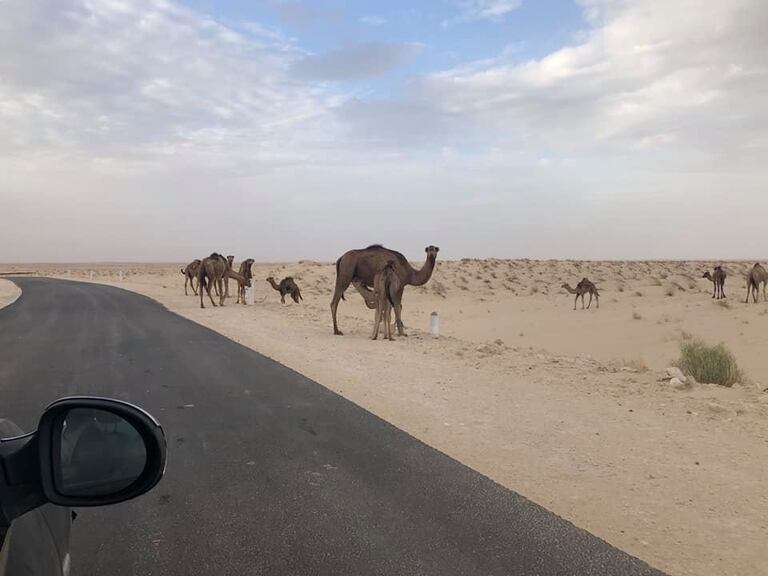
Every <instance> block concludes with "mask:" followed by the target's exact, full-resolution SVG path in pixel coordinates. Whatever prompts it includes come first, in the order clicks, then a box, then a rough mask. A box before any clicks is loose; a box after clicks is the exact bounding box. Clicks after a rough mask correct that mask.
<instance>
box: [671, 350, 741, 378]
mask: <svg viewBox="0 0 768 576" xmlns="http://www.w3.org/2000/svg"><path fill="white" fill-rule="evenodd" d="M677 366H678V367H679V368H680V369H681V370H682V371H683V372H684V373H685V374H686V375H687V376H692V377H693V378H694V379H695V380H696V381H697V382H703V383H705V384H720V385H721V386H728V387H730V386H733V384H734V383H736V382H740V381H741V380H742V379H743V377H744V375H743V373H742V372H741V370H740V369H739V366H738V364H737V363H736V358H735V357H734V355H733V354H732V353H731V351H730V350H728V349H727V348H726V347H725V345H724V344H717V345H716V346H708V345H707V344H705V343H704V342H703V341H701V340H699V339H690V340H685V341H683V342H682V343H681V344H680V359H679V360H678V362H677Z"/></svg>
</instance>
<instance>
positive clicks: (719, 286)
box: [702, 266, 727, 300]
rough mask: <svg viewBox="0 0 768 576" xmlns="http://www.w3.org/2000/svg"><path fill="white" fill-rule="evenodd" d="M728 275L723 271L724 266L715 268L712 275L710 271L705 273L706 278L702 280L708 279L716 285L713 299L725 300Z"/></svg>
mask: <svg viewBox="0 0 768 576" xmlns="http://www.w3.org/2000/svg"><path fill="white" fill-rule="evenodd" d="M726 276H727V274H726V273H725V270H723V267H722V266H715V270H714V272H713V273H712V274H710V273H709V270H707V271H706V272H704V276H702V278H706V279H707V280H709V281H710V282H712V284H714V291H713V292H712V298H717V299H718V300H720V299H722V298H725V277H726Z"/></svg>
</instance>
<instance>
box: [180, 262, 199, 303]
mask: <svg viewBox="0 0 768 576" xmlns="http://www.w3.org/2000/svg"><path fill="white" fill-rule="evenodd" d="M199 270H200V259H198V258H195V259H194V260H192V262H190V263H189V264H187V265H186V267H184V268H182V269H181V273H182V274H184V296H189V293H188V292H187V285H189V286H191V287H192V292H194V293H195V296H197V288H196V287H195V280H196V279H197V272H198V271H199Z"/></svg>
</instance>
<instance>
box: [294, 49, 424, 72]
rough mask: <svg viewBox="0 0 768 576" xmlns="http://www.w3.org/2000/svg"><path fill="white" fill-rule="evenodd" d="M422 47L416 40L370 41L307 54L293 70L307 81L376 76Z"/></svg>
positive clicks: (392, 67)
mask: <svg viewBox="0 0 768 576" xmlns="http://www.w3.org/2000/svg"><path fill="white" fill-rule="evenodd" d="M421 49H422V45H421V44H417V43H414V42H399V43H388V42H367V43H364V44H356V45H353V46H348V47H344V48H339V49H337V50H333V51H331V52H327V53H325V54H317V55H311V56H307V57H306V58H304V59H302V60H300V61H298V62H296V64H295V65H294V71H295V72H296V73H297V75H298V76H299V77H300V78H303V79H305V80H319V81H325V80H328V81H354V80H361V79H364V78H373V77H375V76H380V75H382V74H385V73H386V72H388V71H390V70H392V69H394V68H396V67H398V66H401V65H402V64H405V63H407V62H408V61H410V60H411V59H412V58H414V57H415V56H416V55H417V54H418V53H419V51H420V50H421Z"/></svg>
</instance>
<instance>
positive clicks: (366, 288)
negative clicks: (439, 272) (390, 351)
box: [331, 244, 440, 336]
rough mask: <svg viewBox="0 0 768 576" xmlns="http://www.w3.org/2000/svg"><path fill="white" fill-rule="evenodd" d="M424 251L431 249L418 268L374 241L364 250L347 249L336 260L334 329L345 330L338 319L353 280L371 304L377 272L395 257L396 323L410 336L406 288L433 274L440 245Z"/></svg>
mask: <svg viewBox="0 0 768 576" xmlns="http://www.w3.org/2000/svg"><path fill="white" fill-rule="evenodd" d="M424 251H425V252H426V253H427V259H426V262H424V265H423V266H422V267H421V269H420V270H416V269H414V268H413V267H412V266H411V265H410V264H409V262H408V260H407V259H406V258H405V256H403V255H402V254H401V253H400V252H395V251H394V250H389V249H388V248H384V246H381V245H380V244H373V245H372V246H368V247H367V248H363V249H362V250H350V251H348V252H345V253H344V254H343V255H342V256H341V258H339V259H338V260H337V261H336V288H335V290H334V292H333V300H331V316H332V318H333V333H334V334H336V335H338V336H342V335H343V332H342V331H341V330H339V325H338V322H337V321H336V311H337V310H338V307H339V302H340V301H341V300H345V298H344V292H345V291H346V289H347V288H349V285H350V284H352V285H353V286H354V287H355V289H356V290H357V291H358V292H360V294H361V295H362V296H363V299H364V300H365V303H366V305H367V306H368V307H369V308H373V307H375V305H374V306H371V304H373V301H374V299H373V291H372V290H371V288H372V287H373V284H374V282H373V281H374V277H375V276H376V273H377V272H378V271H379V270H381V269H382V268H383V267H384V266H385V265H386V264H387V262H389V261H390V260H392V261H393V262H394V263H395V272H396V273H397V276H398V278H399V279H400V286H399V288H398V293H397V295H396V298H395V302H396V303H397V304H396V305H395V307H394V308H395V324H396V326H397V333H398V335H399V336H406V333H405V329H404V325H403V321H402V318H401V315H402V309H403V305H402V299H403V291H404V290H405V287H406V286H409V285H410V286H423V285H424V284H426V283H427V282H428V281H429V279H430V278H431V277H432V272H433V271H434V269H435V263H436V261H437V253H438V252H439V251H440V248H438V247H437V246H427V247H426V248H425V249H424Z"/></svg>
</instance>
